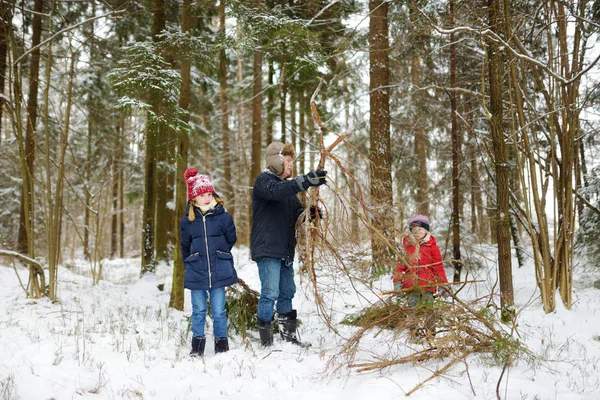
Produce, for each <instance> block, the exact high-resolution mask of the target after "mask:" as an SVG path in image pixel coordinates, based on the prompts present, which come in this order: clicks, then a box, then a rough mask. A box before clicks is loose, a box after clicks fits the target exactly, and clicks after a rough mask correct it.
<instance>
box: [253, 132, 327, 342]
mask: <svg viewBox="0 0 600 400" xmlns="http://www.w3.org/2000/svg"><path fill="white" fill-rule="evenodd" d="M294 156H295V151H294V147H293V146H292V145H291V144H285V145H284V144H283V143H281V142H273V143H271V144H270V145H269V146H268V147H267V151H266V161H267V169H265V170H264V171H263V172H262V173H261V174H260V175H259V176H258V177H257V178H256V181H255V182H254V188H253V191H252V233H251V235H250V251H251V255H252V260H254V261H256V263H257V264H258V274H259V277H260V284H261V290H260V298H259V300H258V327H259V333H260V339H261V342H262V344H263V345H264V346H270V345H272V344H273V315H274V312H273V305H274V304H275V303H277V315H278V319H279V332H280V333H281V339H282V340H285V341H287V342H291V343H294V344H297V345H302V343H300V342H299V341H298V339H297V337H296V326H297V320H296V310H294V309H293V308H292V299H293V298H294V294H295V293H296V284H295V283H294V265H293V262H294V253H295V249H296V230H295V229H296V227H295V226H296V220H297V219H298V216H299V215H300V214H301V213H302V211H303V210H304V207H302V204H300V201H299V200H298V197H297V196H296V194H297V193H299V192H302V191H304V190H307V189H308V188H309V187H311V186H320V185H323V184H325V183H326V175H327V171H324V170H320V171H311V172H309V173H308V174H306V175H299V176H297V177H296V178H294V179H288V178H289V177H290V176H291V175H292V163H293V160H294Z"/></svg>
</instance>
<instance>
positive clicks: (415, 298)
mask: <svg viewBox="0 0 600 400" xmlns="http://www.w3.org/2000/svg"><path fill="white" fill-rule="evenodd" d="M407 296H408V304H407V306H408V307H416V305H417V304H423V303H427V302H433V293H431V292H429V291H427V290H423V291H420V290H419V291H416V290H415V291H410V292H408V293H407Z"/></svg>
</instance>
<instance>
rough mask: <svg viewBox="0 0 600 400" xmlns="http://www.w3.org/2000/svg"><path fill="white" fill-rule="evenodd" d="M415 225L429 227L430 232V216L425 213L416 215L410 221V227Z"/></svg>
mask: <svg viewBox="0 0 600 400" xmlns="http://www.w3.org/2000/svg"><path fill="white" fill-rule="evenodd" d="M414 226H420V227H422V228H425V229H427V231H428V232H429V218H427V217H426V216H425V215H421V214H417V215H415V216H414V217H412V218H411V219H410V220H409V221H408V228H409V229H410V228H412V227H414Z"/></svg>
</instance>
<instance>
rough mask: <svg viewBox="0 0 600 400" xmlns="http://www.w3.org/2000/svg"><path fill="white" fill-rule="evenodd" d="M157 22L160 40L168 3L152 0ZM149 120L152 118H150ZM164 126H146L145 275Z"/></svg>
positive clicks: (156, 104) (150, 263) (151, 258)
mask: <svg viewBox="0 0 600 400" xmlns="http://www.w3.org/2000/svg"><path fill="white" fill-rule="evenodd" d="M152 11H153V15H154V19H153V22H152V39H153V40H154V41H155V42H156V41H158V34H159V33H160V32H161V31H162V30H163V29H164V27H165V21H166V19H165V8H164V0H152ZM151 102H152V104H151V107H152V110H153V112H154V114H156V115H161V109H160V99H159V98H154V99H152V100H151ZM147 118H148V119H147V120H148V121H149V120H150V116H148V117H147ZM160 132H161V126H160V124H159V123H146V146H145V147H146V157H145V160H144V209H143V211H142V267H141V271H140V273H141V275H144V274H145V273H149V272H150V273H153V272H154V271H155V269H156V258H155V254H154V250H155V243H154V235H155V233H156V232H155V229H156V203H157V180H158V177H157V164H158V144H159V138H158V136H159V134H160Z"/></svg>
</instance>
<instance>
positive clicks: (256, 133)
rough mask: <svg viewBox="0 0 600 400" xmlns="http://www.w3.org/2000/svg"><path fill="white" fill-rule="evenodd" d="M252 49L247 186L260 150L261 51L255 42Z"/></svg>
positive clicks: (256, 168) (255, 172)
mask: <svg viewBox="0 0 600 400" xmlns="http://www.w3.org/2000/svg"><path fill="white" fill-rule="evenodd" d="M256 46H257V47H256V48H255V49H254V62H253V75H252V82H253V84H252V155H251V160H250V176H249V181H248V186H249V187H253V186H254V180H255V179H256V178H257V177H258V175H259V174H260V169H261V160H262V158H261V150H262V62H263V58H262V51H261V49H260V48H259V47H258V44H256ZM248 221H249V223H248V226H249V227H251V226H252V202H250V203H249V204H248Z"/></svg>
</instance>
